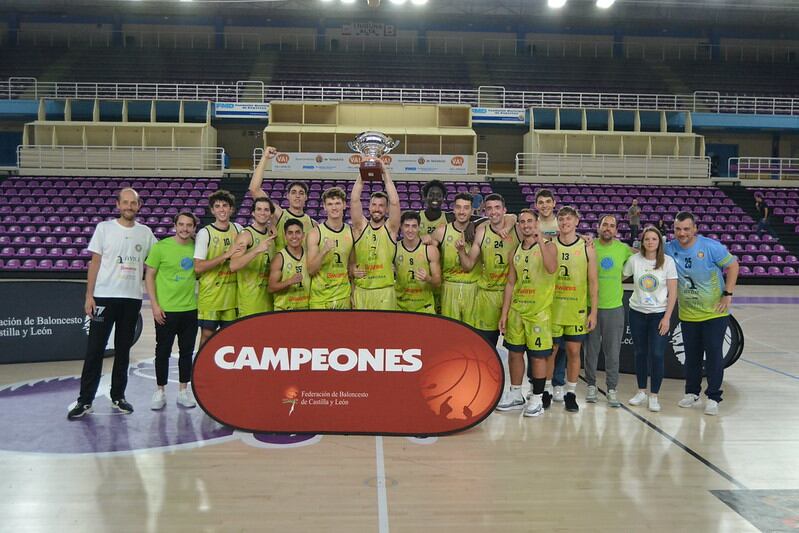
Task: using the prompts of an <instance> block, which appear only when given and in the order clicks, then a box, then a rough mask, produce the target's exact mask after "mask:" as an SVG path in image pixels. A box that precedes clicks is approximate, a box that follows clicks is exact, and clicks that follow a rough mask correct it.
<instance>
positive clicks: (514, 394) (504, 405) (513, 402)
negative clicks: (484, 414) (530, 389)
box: [497, 389, 524, 411]
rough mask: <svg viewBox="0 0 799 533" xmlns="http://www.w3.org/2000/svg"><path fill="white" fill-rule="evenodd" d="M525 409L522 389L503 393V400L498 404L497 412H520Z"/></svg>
mask: <svg viewBox="0 0 799 533" xmlns="http://www.w3.org/2000/svg"><path fill="white" fill-rule="evenodd" d="M523 408H524V396H522V391H521V389H516V390H510V389H508V390H506V391H505V392H503V393H502V399H501V400H499V403H498V404H497V411H518V410H519V409H523Z"/></svg>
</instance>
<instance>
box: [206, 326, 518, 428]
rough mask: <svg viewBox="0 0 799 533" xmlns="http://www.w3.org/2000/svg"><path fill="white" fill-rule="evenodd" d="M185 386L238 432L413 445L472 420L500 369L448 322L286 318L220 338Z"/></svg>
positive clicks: (498, 383) (470, 333) (488, 403)
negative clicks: (376, 438) (412, 438)
mask: <svg viewBox="0 0 799 533" xmlns="http://www.w3.org/2000/svg"><path fill="white" fill-rule="evenodd" d="M192 386H193V388H194V394H195V396H196V398H197V401H198V402H199V404H200V406H201V407H202V408H203V409H204V410H205V412H206V413H208V415H209V416H211V417H212V418H214V419H215V420H217V421H219V422H220V423H222V424H226V425H229V426H232V427H236V428H239V429H244V430H248V431H257V432H274V433H343V434H356V433H360V434H381V435H416V436H421V435H443V434H448V433H454V432H457V431H462V430H464V429H468V428H470V427H472V426H474V425H476V424H478V423H480V422H481V421H482V420H483V419H485V418H486V417H487V416H488V415H489V414H490V413H491V412H492V411H493V410H494V407H495V406H496V404H497V403H498V402H499V397H500V394H501V392H502V389H503V386H504V372H503V369H502V362H501V361H500V359H499V355H498V354H497V352H496V350H495V349H494V347H493V346H491V345H490V344H489V343H488V342H486V341H485V340H484V339H483V338H482V337H480V335H478V334H477V332H476V331H474V330H473V329H471V328H469V327H468V326H465V325H464V324H462V323H460V322H456V321H454V320H449V319H446V318H442V317H438V316H434V315H422V314H414V313H400V312H392V311H293V312H286V313H267V314H264V315H258V316H254V317H249V318H246V319H243V320H239V321H237V322H235V323H233V324H231V325H230V326H228V327H227V328H225V329H223V330H221V331H219V332H218V333H217V334H216V335H214V336H213V337H212V338H211V339H210V340H209V341H208V342H207V343H206V344H205V345H204V346H203V347H202V349H201V350H200V352H199V353H198V354H197V358H196V359H195V362H194V377H193V383H192Z"/></svg>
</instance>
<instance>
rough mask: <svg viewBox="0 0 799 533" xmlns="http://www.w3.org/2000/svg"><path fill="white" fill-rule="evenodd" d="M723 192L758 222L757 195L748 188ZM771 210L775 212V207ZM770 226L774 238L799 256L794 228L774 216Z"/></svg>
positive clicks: (728, 189)
mask: <svg viewBox="0 0 799 533" xmlns="http://www.w3.org/2000/svg"><path fill="white" fill-rule="evenodd" d="M721 190H722V191H724V194H726V195H727V197H728V198H731V199H732V201H733V202H735V204H736V205H737V206H738V207H740V208H741V209H743V210H744V211H745V212H746V214H747V215H749V216H750V217H752V219H753V220H758V215H757V209H756V208H755V195H754V193H753V192H752V191H750V190H749V189H747V188H746V187H721ZM770 209H771V210H773V207H771V208H770ZM769 225H770V226H771V229H772V231H773V232H774V234H775V235H774V236H775V237H777V239H779V243H780V244H782V245H783V246H785V248H787V249H788V250H789V251H790V252H791V254H793V255H799V235H797V234H796V232H795V231H794V227H793V226H789V225H787V224H783V222H782V217H778V216H774V215H771V216H769Z"/></svg>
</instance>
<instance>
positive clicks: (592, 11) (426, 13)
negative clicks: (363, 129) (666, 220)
mask: <svg viewBox="0 0 799 533" xmlns="http://www.w3.org/2000/svg"><path fill="white" fill-rule="evenodd" d="M11 12H16V13H19V14H21V15H23V16H24V15H28V14H36V15H45V16H48V15H51V16H65V17H68V18H71V17H73V16H77V17H80V16H83V17H86V16H87V13H90V14H91V15H93V16H98V17H108V16H120V15H122V16H126V15H127V16H163V17H173V16H174V17H179V16H180V17H191V16H197V17H208V16H214V17H220V16H221V17H223V18H227V19H228V20H227V23H229V24H234V25H235V24H238V20H241V19H252V20H259V19H260V20H261V21H263V22H270V21H271V20H272V19H276V20H280V19H283V20H291V21H297V22H301V23H311V24H315V21H319V19H340V18H348V19H354V18H359V19H360V18H363V19H370V20H385V21H387V20H389V19H391V20H395V21H398V22H400V21H407V22H408V23H413V22H414V21H428V22H431V23H435V22H436V21H439V22H440V21H446V22H449V23H450V24H451V25H453V26H455V25H457V26H460V27H462V26H465V29H469V30H478V29H480V25H481V23H482V22H488V23H490V24H492V25H496V24H508V30H510V29H511V28H514V29H515V27H516V26H518V25H519V24H520V23H521V24H526V25H530V24H533V25H536V26H546V25H552V26H554V27H555V28H556V29H557V28H567V29H568V28H569V27H570V26H575V27H590V26H597V27H616V28H622V29H627V28H636V27H638V25H640V24H644V25H645V26H646V27H647V29H650V30H651V29H653V28H657V27H658V26H660V27H664V28H665V27H669V29H679V28H680V26H685V27H686V28H690V27H692V26H697V25H702V26H708V25H712V26H715V27H719V28H727V29H729V28H740V29H741V31H742V32H743V33H751V32H752V31H753V30H754V31H755V32H764V31H766V32H768V31H769V30H773V31H775V32H777V34H775V35H774V37H776V38H785V39H791V38H795V34H796V28H797V27H799V0H616V3H615V5H613V6H612V7H611V8H610V9H608V10H599V9H597V8H596V7H595V5H594V0H569V1H568V3H567V5H566V7H565V8H563V9H560V10H553V9H550V8H548V7H547V5H546V0H428V4H427V5H426V6H424V7H422V8H417V7H411V6H410V5H408V4H406V5H405V6H403V7H402V8H397V7H396V6H394V5H391V4H390V3H389V0H382V5H381V6H380V7H378V8H376V9H370V8H368V7H367V6H366V0H356V3H355V4H353V5H348V6H344V5H342V4H341V3H340V2H339V0H333V1H332V2H329V3H323V2H321V1H320V0H191V1H185V0H183V1H181V0H106V1H98V0H94V1H92V0H2V1H1V2H0V15H3V14H8V13H11ZM187 23H189V22H188V21H187ZM492 30H494V31H496V27H493V28H492Z"/></svg>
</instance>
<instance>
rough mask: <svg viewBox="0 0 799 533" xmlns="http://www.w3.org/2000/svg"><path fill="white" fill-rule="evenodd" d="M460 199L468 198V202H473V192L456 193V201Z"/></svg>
mask: <svg viewBox="0 0 799 533" xmlns="http://www.w3.org/2000/svg"><path fill="white" fill-rule="evenodd" d="M458 200H466V201H467V202H469V203H470V204H471V203H472V200H474V197H473V196H472V195H471V194H469V193H468V192H459V193H458V194H456V195H455V200H454V201H456V202H457V201H458Z"/></svg>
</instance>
